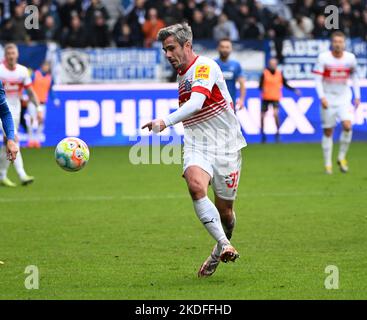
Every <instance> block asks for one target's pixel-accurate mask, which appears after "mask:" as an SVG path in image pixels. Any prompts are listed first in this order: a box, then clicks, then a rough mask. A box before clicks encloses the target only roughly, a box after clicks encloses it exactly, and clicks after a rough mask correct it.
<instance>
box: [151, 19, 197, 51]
mask: <svg viewBox="0 0 367 320" xmlns="http://www.w3.org/2000/svg"><path fill="white" fill-rule="evenodd" d="M170 36H173V37H174V38H175V39H176V41H177V42H178V43H179V44H180V46H181V47H183V46H184V44H185V43H186V42H187V41H189V42H190V43H192V31H191V27H190V26H189V25H188V24H187V23H177V24H174V25H171V26H168V27H166V28H162V29H161V30H159V32H158V41H161V42H163V41H164V40H166V39H167V38H168V37H170Z"/></svg>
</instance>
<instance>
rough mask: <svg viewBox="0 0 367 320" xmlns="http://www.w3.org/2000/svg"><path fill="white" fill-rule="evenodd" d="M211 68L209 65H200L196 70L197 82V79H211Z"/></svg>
mask: <svg viewBox="0 0 367 320" xmlns="http://www.w3.org/2000/svg"><path fill="white" fill-rule="evenodd" d="M209 73H210V67H209V66H208V65H199V66H197V67H196V69H195V80H196V79H205V80H207V79H209Z"/></svg>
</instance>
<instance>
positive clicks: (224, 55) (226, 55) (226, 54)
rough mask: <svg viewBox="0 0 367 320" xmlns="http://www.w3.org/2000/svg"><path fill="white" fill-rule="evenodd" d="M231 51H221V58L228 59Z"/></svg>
mask: <svg viewBox="0 0 367 320" xmlns="http://www.w3.org/2000/svg"><path fill="white" fill-rule="evenodd" d="M229 55H230V53H227V52H225V53H224V52H219V56H220V60H222V61H226V60H227V59H228V57H229Z"/></svg>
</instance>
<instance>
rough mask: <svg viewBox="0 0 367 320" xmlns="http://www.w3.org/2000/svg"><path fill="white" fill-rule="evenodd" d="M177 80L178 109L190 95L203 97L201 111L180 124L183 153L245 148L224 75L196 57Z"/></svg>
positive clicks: (179, 74) (203, 58) (215, 64)
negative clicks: (189, 149)
mask: <svg viewBox="0 0 367 320" xmlns="http://www.w3.org/2000/svg"><path fill="white" fill-rule="evenodd" d="M177 79H178V83H179V105H180V106H181V105H182V104H183V103H185V102H186V101H187V100H189V99H190V96H191V92H199V93H201V94H203V95H205V97H206V99H205V101H204V104H203V106H202V108H201V109H200V110H199V111H198V112H197V113H195V114H193V115H192V116H191V117H190V118H188V119H186V120H185V121H183V125H184V128H185V134H184V140H185V149H186V150H187V148H191V147H195V148H205V149H206V150H211V151H214V150H226V151H229V152H234V151H237V150H239V149H241V148H242V147H244V146H246V141H245V139H244V138H243V136H242V133H241V130H240V125H239V122H238V120H237V117H236V116H235V114H234V111H233V102H232V99H231V96H230V94H229V92H228V89H227V85H226V82H225V79H224V76H223V73H222V71H221V70H220V67H219V66H218V64H217V63H216V62H215V61H214V60H212V59H210V58H207V57H203V56H198V57H197V58H196V60H195V61H194V62H193V63H192V64H191V66H189V67H188V68H187V69H186V70H184V71H179V73H178V77H177ZM194 145H195V146H194Z"/></svg>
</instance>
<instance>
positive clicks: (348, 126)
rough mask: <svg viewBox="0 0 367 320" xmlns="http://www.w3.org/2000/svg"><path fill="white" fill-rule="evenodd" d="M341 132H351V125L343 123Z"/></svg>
mask: <svg viewBox="0 0 367 320" xmlns="http://www.w3.org/2000/svg"><path fill="white" fill-rule="evenodd" d="M343 130H344V131H350V130H352V124H351V123H344V124H343Z"/></svg>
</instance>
